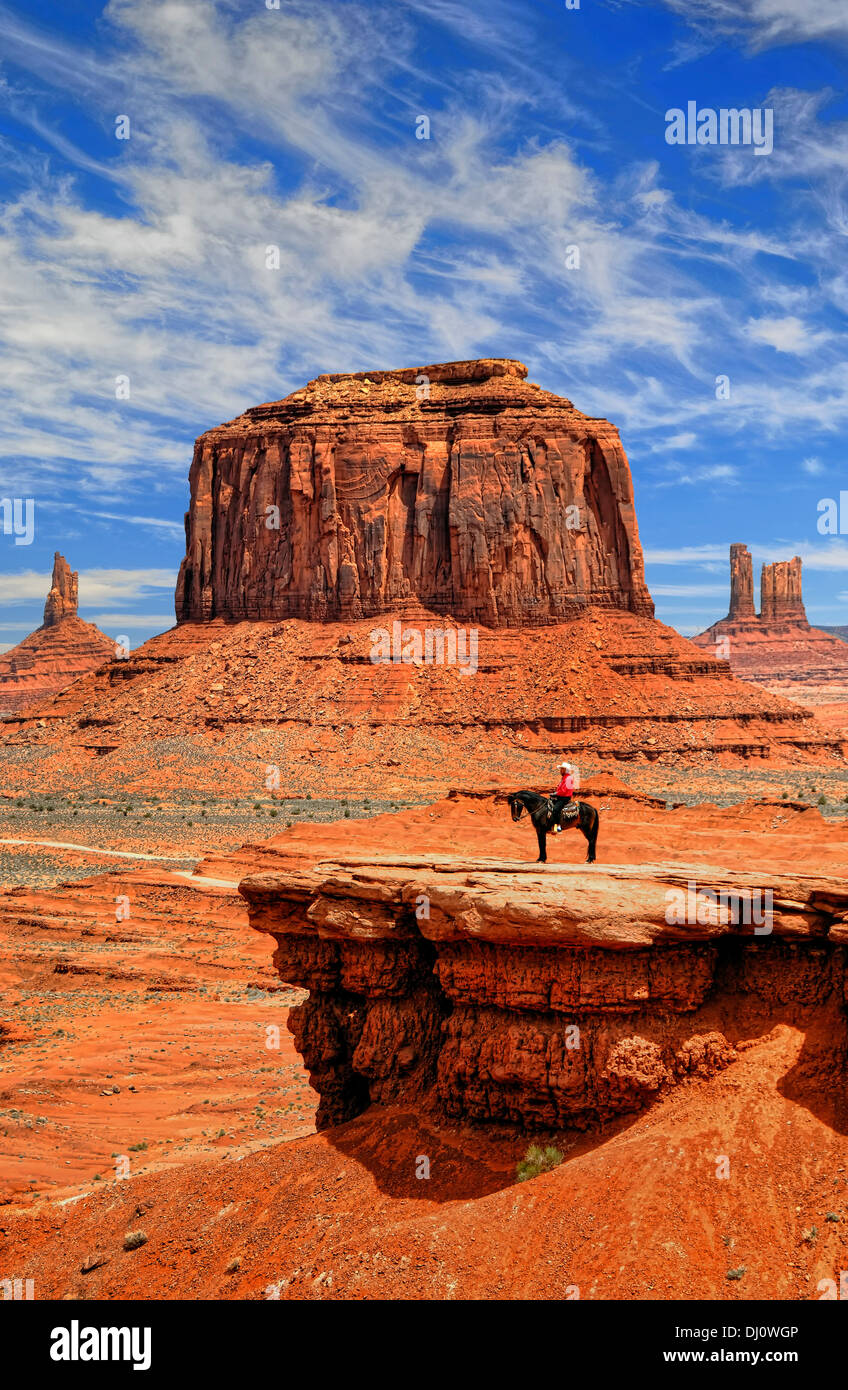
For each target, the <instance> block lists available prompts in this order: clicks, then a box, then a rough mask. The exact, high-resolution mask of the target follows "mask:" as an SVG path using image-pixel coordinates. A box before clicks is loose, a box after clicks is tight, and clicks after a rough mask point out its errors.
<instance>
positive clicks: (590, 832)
mask: <svg viewBox="0 0 848 1390" xmlns="http://www.w3.org/2000/svg"><path fill="white" fill-rule="evenodd" d="M591 809H592V820H591V822H590V823H589V827H588V829H584V827H583V826H582V825H581V827H580V829H581V830H582V831H583V834H584V835H585V836H586V840H587V842H588V845H589V852H588V854H587V855H586V863H587V864H594V862H595V845H596V844H597V842H598V826H599V824H600V816H599V815H598V813H597V811H596V810H595V808H594V806H593V807H592V808H591Z"/></svg>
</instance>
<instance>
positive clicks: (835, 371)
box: [0, 0, 848, 648]
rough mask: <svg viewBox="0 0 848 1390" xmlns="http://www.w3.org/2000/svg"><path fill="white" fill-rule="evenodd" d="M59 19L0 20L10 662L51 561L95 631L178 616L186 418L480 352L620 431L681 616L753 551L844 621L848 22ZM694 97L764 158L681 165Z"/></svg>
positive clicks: (829, 15) (292, 6) (720, 599)
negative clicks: (792, 570) (758, 112)
mask: <svg viewBox="0 0 848 1390" xmlns="http://www.w3.org/2000/svg"><path fill="white" fill-rule="evenodd" d="M806 10H809V11H810V13H805V11H806ZM813 11H814V13H813ZM47 14H48V7H45V6H34V5H30V6H29V7H26V8H24V7H14V6H6V5H3V4H2V3H0V160H2V176H0V204H1V205H2V213H0V242H2V245H0V282H1V283H2V299H0V302H2V306H3V310H2V312H0V437H2V445H0V450H2V453H1V454H0V497H3V496H9V497H33V498H34V499H35V507H36V531H35V540H34V542H33V544H32V545H29V546H23V545H21V546H16V545H15V543H14V538H13V537H12V536H9V535H4V534H3V533H2V531H0V647H2V648H5V647H8V646H9V645H13V644H14V643H15V642H17V641H19V640H20V639H21V638H22V637H23V636H25V635H26V633H27V632H29V631H31V630H32V628H33V627H35V626H37V625H38V623H39V622H40V620H41V609H42V606H43V602H44V597H45V594H46V587H47V576H48V574H49V570H50V566H51V563H52V554H53V551H54V549H61V550H63V551H64V553H65V554H66V555H67V557H68V559H69V561H70V562H71V564H72V566H73V568H75V569H78V570H79V571H80V600H81V603H80V608H81V612H82V615H83V616H84V617H87V618H90V619H93V620H95V621H97V622H98V623H99V624H100V626H101V627H103V628H104V630H105V631H107V632H109V633H110V634H112V635H114V634H116V633H123V632H126V633H127V634H128V635H129V636H130V637H131V641H132V645H133V646H135V645H137V644H138V643H139V642H141V641H142V640H144V639H145V638H146V637H148V636H151V635H152V634H153V633H154V632H158V631H162V630H163V629H164V628H166V627H168V626H170V625H171V623H172V621H173V602H172V599H173V585H174V580H175V576H176V570H177V567H178V565H179V561H180V558H181V556H182V551H183V533H182V517H183V513H184V511H185V509H186V506H187V504H188V486H187V475H188V467H189V463H190V460H191V449H192V443H193V440H194V438H195V436H196V435H197V434H199V433H201V432H202V431H203V430H204V429H206V428H208V427H209V426H211V425H214V424H217V423H219V422H220V421H222V420H226V419H229V418H232V417H233V416H234V415H236V414H238V413H239V412H240V411H241V410H243V409H245V408H246V407H248V406H250V405H254V404H257V403H259V402H261V401H265V400H274V399H277V398H279V397H280V396H283V395H286V394H287V393H288V392H289V391H291V390H294V389H296V387H298V386H299V385H302V384H303V383H304V382H305V381H306V380H308V379H309V378H311V377H314V376H316V375H318V374H319V373H320V372H326V371H348V370H350V371H358V370H367V369H368V368H373V367H388V366H407V365H419V364H422V363H427V362H437V361H445V360H450V359H454V358H465V357H476V356H501V357H519V358H521V359H522V360H523V361H524V362H526V363H527V365H528V367H529V369H530V377H531V379H532V380H534V381H537V382H539V384H540V385H542V386H544V387H546V388H547V389H549V390H553V391H557V392H559V393H561V394H562V395H565V396H568V397H569V398H570V399H572V400H573V401H574V403H575V404H576V405H577V406H578V407H579V408H580V409H581V410H584V411H586V412H587V413H588V414H591V415H603V416H606V417H607V418H609V419H611V420H613V421H614V422H615V423H616V424H617V425H618V427H619V429H620V431H621V435H622V439H623V441H624V445H625V448H626V450H627V452H628V455H629V458H630V462H631V466H632V469H633V475H634V483H635V488H636V503H637V512H638V517H639V524H640V530H641V536H642V542H643V546H644V548H645V552H646V559H647V574H648V582H649V585H650V587H651V591H652V593H653V594H654V597H655V599H656V602H657V612H658V616H660V617H661V618H662V619H663V620H664V621H666V622H669V623H671V624H673V625H674V626H676V627H678V628H679V629H680V630H681V631H683V632H687V633H689V632H696V631H700V630H701V629H702V628H704V627H706V626H707V625H708V624H709V623H710V622H711V621H713V620H714V619H715V618H717V617H720V616H722V615H723V614H724V613H725V612H726V609H727V548H728V545H729V544H730V542H731V541H737V540H739V541H745V542H747V543H748V544H749V546H750V547H751V549H752V551H753V553H754V557H755V564H756V565H757V570H758V566H759V562H760V561H762V560H771V559H781V558H788V557H789V556H791V555H793V554H796V553H799V554H801V555H802V557H803V559H804V587H805V598H806V602H807V608H808V612H809V614H810V617H811V618H812V619H813V620H814V621H818V622H822V623H839V622H842V623H846V622H848V508H846V515H845V517H844V525H845V534H843V535H834V536H822V535H820V534H819V533H818V531H817V524H816V523H817V520H818V516H819V513H818V510H817V504H818V502H819V501H820V500H821V499H823V498H825V497H838V495H839V492H840V490H844V489H848V461H846V450H845V438H846V426H848V362H846V356H845V352H844V348H843V344H844V335H845V316H846V312H848V258H846V254H845V251H846V238H847V237H848V96H846V86H847V85H848V84H846V57H847V56H848V3H846V0H817V3H816V4H815V5H811V4H806V5H802V4H798V3H797V0H652V3H637V0H606V2H604V0H580V8H579V9H576V10H575V9H568V8H566V5H565V3H563V0H487V3H486V4H485V5H482V4H480V3H479V0H389V3H386V4H383V3H379V0H378V2H377V3H367V4H366V3H359V2H358V0H331V2H330V3H325V2H324V0H293V2H292V3H290V2H289V0H280V7H279V9H273V8H272V9H269V8H267V6H266V3H265V0H231V3H226V2H225V0H203V3H199V2H198V0H111V3H109V4H107V5H105V6H104V5H103V4H102V3H88V0H76V2H74V0H65V3H63V5H61V6H57V7H50V12H49V22H48V20H47ZM688 101H696V102H697V103H698V106H699V108H704V107H710V108H713V109H715V110H718V109H720V108H722V107H737V108H738V107H748V108H755V107H768V108H770V109H772V110H773V111H774V149H773V151H772V153H771V154H769V155H767V156H762V157H758V156H756V155H755V153H754V150H753V149H752V148H751V147H750V146H747V147H745V146H739V147H737V148H729V147H719V146H691V145H686V146H675V145H669V144H667V143H666V140H665V131H666V123H665V113H666V111H667V110H668V109H669V108H672V107H683V108H685V107H686V104H687V102H688ZM119 116H128V117H129V122H130V138H129V139H127V140H119V139H117V138H116V119H117V118H118V117H119ZM420 116H427V117H428V119H429V121H430V138H429V140H420V139H416V126H417V123H418V118H419V117H420ZM268 245H276V246H278V247H279V248H280V268H279V270H269V269H267V268H266V263H265V249H266V247H267V246H268ZM573 246H577V247H579V252H580V265H579V267H574V266H573V265H572V266H569V264H568V262H569V259H571V260H572V261H573V259H574V258H573V255H572V256H569V252H568V248H569V247H573ZM119 376H126V377H128V378H129V399H117V398H116V379H117V378H118V377H119ZM719 376H726V377H728V378H729V381H730V396H729V398H728V399H717V398H716V379H717V377H719Z"/></svg>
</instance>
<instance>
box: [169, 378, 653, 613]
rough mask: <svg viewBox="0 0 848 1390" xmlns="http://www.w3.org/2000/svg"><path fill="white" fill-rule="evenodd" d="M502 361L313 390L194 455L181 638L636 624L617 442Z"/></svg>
mask: <svg viewBox="0 0 848 1390" xmlns="http://www.w3.org/2000/svg"><path fill="white" fill-rule="evenodd" d="M526 376H527V368H526V367H525V366H524V365H523V364H522V363H520V362H514V361H510V360H505V359H482V360H478V361H472V362H448V363H440V364H438V365H434V366H428V367H421V368H406V369H403V370H400V371H375V372H369V373H367V374H365V373H354V374H350V375H339V376H321V377H318V378H317V379H316V380H315V381H310V382H309V384H308V385H307V386H306V387H305V388H304V389H302V390H299V391H296V392H294V394H293V395H291V396H288V397H286V399H284V400H282V401H276V402H273V403H271V404H269V405H262V406H256V407H254V408H253V409H252V410H248V411H246V413H245V414H244V415H242V416H239V418H238V419H236V420H232V421H230V422H229V423H228V424H226V425H221V426H219V427H217V428H216V429H212V430H209V431H207V433H206V434H204V435H202V436H201V437H200V439H198V441H197V444H196V446H195V452H194V460H193V462H192V466H191V474H190V486H191V505H190V509H189V511H188V513H187V516H186V537H187V547H186V557H185V559H184V561H183V564H182V567H181V570H180V576H179V581H178V584H177V594H176V612H177V618H178V621H180V622H185V621H205V620H207V619H209V618H214V617H224V618H228V619H234V618H248V619H263V618H265V619H271V618H286V617H299V618H310V619H335V618H338V619H344V618H348V617H351V618H358V617H362V616H369V615H378V614H384V613H397V612H400V611H402V610H403V609H404V607H406V606H408V605H410V604H412V605H418V606H424V607H426V608H427V609H430V610H432V611H434V612H439V613H450V614H451V615H452V616H453V617H454V618H456V619H458V620H460V621H463V620H468V621H473V622H479V623H484V624H486V625H487V626H489V627H495V628H496V627H502V626H510V625H512V626H517V625H519V624H521V625H527V624H532V625H539V624H545V623H551V622H558V621H561V620H562V619H563V618H566V617H569V616H571V615H573V614H574V613H577V612H579V611H581V610H582V609H584V608H585V607H586V606H587V605H588V604H595V605H601V606H604V607H612V608H618V609H623V610H625V611H627V612H631V613H638V614H641V615H644V616H651V615H652V614H653V604H652V602H651V598H650V595H649V593H648V590H647V588H646V586H645V580H644V568H643V562H642V551H641V547H640V544H639V535H638V528H637V524H636V514H635V510H634V504H633V486H632V481H631V477H630V468H629V465H628V462H627V458H626V455H625V453H624V449H623V448H622V445H621V440H620V439H619V436H618V431H617V430H616V428H615V427H614V426H613V425H611V424H610V423H609V422H608V421H606V420H600V419H593V418H591V417H589V416H586V415H583V414H582V413H581V412H580V411H579V410H577V409H576V408H575V407H574V406H573V405H572V403H571V401H569V400H566V399H565V398H563V397H559V396H555V395H553V394H552V393H550V392H548V391H543V390H541V389H540V388H539V387H538V386H535V385H533V384H531V383H529V382H527V381H526Z"/></svg>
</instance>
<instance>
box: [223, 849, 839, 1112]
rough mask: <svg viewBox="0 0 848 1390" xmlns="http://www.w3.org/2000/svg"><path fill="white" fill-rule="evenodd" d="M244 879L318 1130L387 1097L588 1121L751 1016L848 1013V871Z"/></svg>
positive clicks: (512, 868)
mask: <svg viewBox="0 0 848 1390" xmlns="http://www.w3.org/2000/svg"><path fill="white" fill-rule="evenodd" d="M239 891H240V893H241V894H242V895H243V897H244V898H246V900H247V903H248V906H249V912H250V921H251V925H252V926H254V927H255V928H257V929H258V930H259V931H264V932H268V933H270V934H271V936H272V937H273V938H274V940H275V942H276V951H275V955H274V962H275V964H276V966H277V969H278V971H279V974H280V976H281V978H282V979H283V980H284V981H285V982H286V983H287V984H297V985H300V986H302V987H303V988H305V989H308V990H309V991H310V994H309V998H308V999H307V1000H306V1001H305V1002H304V1003H303V1004H301V1005H300V1006H299V1007H298V1008H296V1009H294V1010H292V1012H291V1013H290V1015H289V1022H290V1027H291V1029H292V1033H293V1035H294V1038H295V1042H296V1045H297V1048H298V1050H299V1051H300V1053H301V1054H302V1056H303V1059H304V1063H305V1065H306V1067H307V1069H308V1071H309V1073H310V1079H311V1082H312V1085H313V1086H314V1087H315V1089H316V1090H317V1091H318V1092H319V1094H320V1096H321V1103H320V1106H319V1110H318V1124H319V1127H321V1126H323V1125H333V1124H338V1123H340V1122H342V1121H344V1120H347V1119H350V1118H351V1117H352V1116H354V1115H356V1114H358V1113H359V1112H361V1111H362V1110H363V1109H364V1108H365V1107H366V1106H367V1105H369V1104H374V1103H376V1104H385V1105H388V1104H403V1105H416V1106H420V1107H424V1108H433V1109H435V1110H437V1111H440V1112H441V1113H442V1114H445V1115H448V1116H451V1117H454V1118H458V1119H466V1120H476V1121H498V1122H505V1123H511V1124H517V1125H520V1126H521V1127H522V1128H525V1129H528V1128H530V1129H532V1128H548V1129H549V1128H555V1127H557V1126H562V1125H567V1126H571V1127H575V1128H586V1127H588V1126H590V1125H596V1124H597V1123H599V1122H603V1121H605V1120H608V1119H611V1118H612V1117H614V1116H616V1115H619V1114H622V1113H626V1112H631V1111H636V1110H639V1109H641V1108H642V1107H643V1106H645V1105H646V1104H648V1103H649V1102H651V1101H653V1100H654V1099H656V1098H658V1097H659V1096H661V1095H663V1094H666V1093H667V1092H668V1090H669V1088H671V1087H673V1086H674V1085H675V1084H677V1083H678V1082H679V1081H681V1080H684V1079H688V1078H691V1077H693V1076H702V1077H709V1076H711V1075H713V1074H714V1073H715V1072H716V1071H719V1070H721V1069H722V1068H724V1067H726V1066H727V1065H728V1064H729V1063H730V1062H732V1061H733V1060H734V1059H735V1057H736V1052H735V1049H734V1047H733V1045H732V1042H731V1041H730V1038H729V1036H728V1034H729V1033H730V1032H731V1028H730V1024H729V1022H728V1020H729V1019H730V1018H732V1019H733V1027H734V1028H737V1027H738V1025H739V1021H740V1017H741V1016H742V1015H744V1012H745V1010H746V1009H747V1010H749V1011H750V1010H751V1009H752V1008H753V1010H754V1011H757V1010H759V1012H760V1013H762V1011H763V1009H767V1008H769V1007H771V1006H773V1005H774V1004H775V1003H778V1002H781V1001H783V1000H794V1001H796V1003H797V1005H798V1007H799V1008H801V1007H803V1006H804V1005H805V1004H813V1003H816V1002H818V1001H821V1000H823V999H824V998H826V997H828V996H830V995H831V993H832V992H833V990H834V989H836V990H837V992H838V993H839V996H840V1006H841V1007H844V1005H843V1004H842V1001H843V999H844V989H845V984H844V978H843V977H844V960H843V955H844V952H843V947H844V945H845V943H846V941H848V881H846V880H845V879H844V878H842V879H828V878H826V877H824V876H816V875H809V876H804V875H792V874H786V875H780V874H775V873H772V874H771V875H770V876H769V877H768V879H767V880H765V881H764V876H763V874H762V872H758V873H744V872H736V873H734V872H733V871H731V872H729V873H728V872H727V871H722V870H716V869H709V868H707V867H706V866H704V865H699V866H698V867H697V868H695V867H690V868H687V867H686V866H683V865H680V866H677V865H673V864H659V865H645V866H641V867H638V868H637V867H635V866H632V865H621V866H616V865H612V866H602V865H598V866H596V867H595V868H593V869H592V870H591V871H590V872H588V873H587V871H586V869H585V867H584V866H583V865H579V866H578V865H568V866H564V865H556V866H548V867H547V868H546V869H545V870H544V871H540V870H539V869H538V868H537V867H536V866H535V865H534V866H527V867H526V868H523V867H522V866H520V865H516V864H515V862H514V861H503V860H496V859H491V860H486V859H472V860H465V859H463V858H462V856H461V855H456V854H454V855H449V854H442V855H439V854H431V855H427V856H423V857H417V858H416V857H415V856H402V855H395V856H392V855H381V856H378V857H374V858H372V859H371V860H370V861H368V862H357V860H356V858H355V857H352V858H351V859H349V860H340V861H338V862H336V863H329V862H327V863H323V864H320V863H319V864H317V865H315V866H314V867H313V868H310V869H304V870H298V869H296V868H291V869H288V870H282V871H276V872H270V873H257V874H253V875H248V876H247V877H246V878H245V879H243V880H242V882H241V884H240V885H239ZM731 996H732V999H731ZM729 999H730V1003H729V1004H728V1000H729Z"/></svg>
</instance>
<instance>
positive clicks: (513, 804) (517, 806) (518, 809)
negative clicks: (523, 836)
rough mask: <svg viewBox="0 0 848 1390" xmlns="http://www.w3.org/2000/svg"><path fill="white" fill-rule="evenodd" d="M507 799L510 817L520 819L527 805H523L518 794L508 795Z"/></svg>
mask: <svg viewBox="0 0 848 1390" xmlns="http://www.w3.org/2000/svg"><path fill="white" fill-rule="evenodd" d="M507 801H508V802H509V809H510V812H511V813H512V819H513V820H521V817H522V816H523V815H524V812H525V811H526V810H527V807H526V806H525V805H524V802H523V801H522V800H521V799H520V797H518V796H508V797H507Z"/></svg>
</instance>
